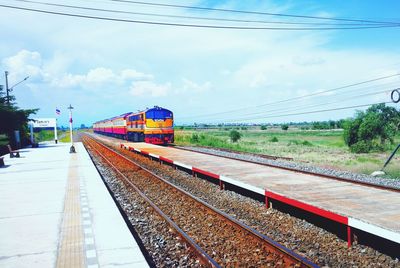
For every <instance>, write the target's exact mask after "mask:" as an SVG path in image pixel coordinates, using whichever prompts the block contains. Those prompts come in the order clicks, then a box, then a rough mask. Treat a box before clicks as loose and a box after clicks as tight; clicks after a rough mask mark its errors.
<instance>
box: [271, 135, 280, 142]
mask: <svg viewBox="0 0 400 268" xmlns="http://www.w3.org/2000/svg"><path fill="white" fill-rule="evenodd" d="M269 141H270V142H278V141H279V140H278V138H277V137H275V136H274V137H272V138H271V139H270V140H269Z"/></svg>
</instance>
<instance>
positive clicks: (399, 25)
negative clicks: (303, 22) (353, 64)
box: [0, 5, 400, 31]
mask: <svg viewBox="0 0 400 268" xmlns="http://www.w3.org/2000/svg"><path fill="white" fill-rule="evenodd" d="M0 7H3V8H10V9H16V10H24V11H31V12H38V13H44V14H51V15H61V16H67V17H75V18H85V19H95V20H104V21H114V22H126V23H137V24H148V25H162V26H176V27H191V28H208V29H230V30H287V31H311V30H359V29H378V28H389V27H400V24H398V25H397V24H390V25H373V26H355V27H245V26H223V25H201V24H185V23H169V22H156V21H143V20H130V19H120V18H111V17H100V16H90V15H81V14H74V13H66V12H57V11H48V10H42V9H34V8H26V7H17V6H10V5H0Z"/></svg>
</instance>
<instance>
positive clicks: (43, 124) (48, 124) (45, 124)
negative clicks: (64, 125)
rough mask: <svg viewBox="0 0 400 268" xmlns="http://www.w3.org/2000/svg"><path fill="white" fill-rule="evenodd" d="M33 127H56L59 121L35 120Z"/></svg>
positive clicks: (50, 119)
mask: <svg viewBox="0 0 400 268" xmlns="http://www.w3.org/2000/svg"><path fill="white" fill-rule="evenodd" d="M32 120H33V121H32V125H33V127H34V128H35V127H39V128H40V127H43V128H44V127H56V126H57V121H56V119H55V118H33V119H32Z"/></svg>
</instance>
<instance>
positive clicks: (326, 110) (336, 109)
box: [226, 101, 391, 121]
mask: <svg viewBox="0 0 400 268" xmlns="http://www.w3.org/2000/svg"><path fill="white" fill-rule="evenodd" d="M381 103H382V104H388V103H391V102H390V101H388V102H377V103H369V104H361V105H354V106H346V107H339V108H332V109H324V110H316V111H308V112H302V113H290V114H280V115H271V116H263V117H254V118H247V119H240V121H248V120H256V119H266V118H276V117H285V116H295V115H303V114H313V113H322V112H332V111H339V110H347V109H354V108H360V107H366V106H372V105H376V104H381ZM226 121H234V120H226Z"/></svg>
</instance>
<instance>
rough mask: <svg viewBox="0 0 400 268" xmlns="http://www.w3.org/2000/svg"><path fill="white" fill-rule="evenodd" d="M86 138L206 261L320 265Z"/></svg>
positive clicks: (209, 263)
mask: <svg viewBox="0 0 400 268" xmlns="http://www.w3.org/2000/svg"><path fill="white" fill-rule="evenodd" d="M83 141H84V143H85V145H86V146H87V148H88V149H89V150H91V151H92V152H93V153H95V154H97V155H98V156H100V157H101V158H103V159H104V161H105V162H107V164H108V165H109V166H110V167H112V168H113V169H114V170H115V172H116V173H117V174H118V175H119V177H120V178H121V179H123V180H124V181H125V183H126V184H127V185H129V186H130V187H131V188H132V189H134V190H135V191H137V192H138V193H139V194H140V196H141V197H142V198H143V199H145V200H146V202H147V203H148V204H150V206H151V207H152V208H153V209H154V210H155V211H156V212H157V213H158V214H159V215H160V216H161V217H163V218H164V220H165V221H166V222H168V224H169V225H170V226H171V228H173V229H174V230H175V232H176V233H177V234H179V236H180V237H181V238H182V239H183V240H184V241H185V243H186V244H187V245H188V246H189V247H190V248H191V249H192V251H193V252H194V253H195V255H196V256H197V257H198V259H199V260H200V261H201V263H202V264H204V265H205V266H209V267H219V266H271V267H316V265H315V264H313V263H312V262H310V261H308V260H307V259H305V258H303V257H301V256H299V255H298V254H296V253H294V252H293V251H291V250H289V249H288V248H286V247H284V246H282V245H280V244H278V243H276V242H274V241H273V240H272V239H270V238H269V237H267V236H265V235H263V234H261V233H259V232H258V231H256V230H254V229H253V228H251V227H249V226H246V225H244V224H243V223H240V222H239V221H237V220H235V219H234V218H232V217H230V216H229V215H227V214H225V213H223V212H222V211H219V210H217V209H215V208H213V207H212V206H210V205H208V204H207V203H205V202H204V201H202V200H200V199H198V198H196V197H194V196H193V195H191V194H189V193H187V192H185V191H183V190H182V189H180V188H178V187H176V186H174V185H172V184H171V183H169V182H168V181H166V180H164V179H163V178H161V177H159V176H157V175H156V174H154V173H152V172H151V171H149V170H147V169H146V168H144V167H142V166H140V165H138V164H136V163H134V162H133V161H132V160H130V159H128V158H126V157H125V156H123V155H121V154H119V153H118V152H116V151H114V150H112V149H110V148H108V147H106V146H105V145H103V144H101V143H99V142H97V141H95V140H93V139H92V138H89V137H88V136H85V137H84V138H83Z"/></svg>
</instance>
